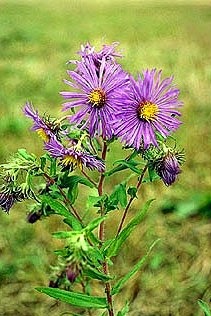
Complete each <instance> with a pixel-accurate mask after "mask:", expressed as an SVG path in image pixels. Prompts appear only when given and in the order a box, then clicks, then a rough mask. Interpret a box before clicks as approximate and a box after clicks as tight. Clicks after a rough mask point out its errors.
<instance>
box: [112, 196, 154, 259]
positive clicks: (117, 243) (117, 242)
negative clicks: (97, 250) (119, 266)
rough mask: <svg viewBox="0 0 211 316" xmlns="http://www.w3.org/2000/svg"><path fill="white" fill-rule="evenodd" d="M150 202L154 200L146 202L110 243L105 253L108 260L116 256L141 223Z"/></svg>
mask: <svg viewBox="0 0 211 316" xmlns="http://www.w3.org/2000/svg"><path fill="white" fill-rule="evenodd" d="M152 201H154V199H151V200H149V201H147V202H146V203H145V205H144V206H143V207H142V208H141V210H140V211H139V212H138V213H137V215H136V216H135V217H134V218H133V219H132V220H131V221H130V222H129V224H128V225H127V226H126V227H125V228H124V229H123V230H122V231H121V233H120V234H119V235H118V236H117V237H116V238H115V239H114V240H113V241H112V242H111V244H110V245H109V246H108V248H107V251H106V255H107V257H109V258H110V257H113V256H116V255H117V254H118V252H119V250H120V248H121V246H122V244H123V243H124V242H125V240H126V239H127V238H128V237H129V236H130V234H131V233H132V231H133V230H134V228H135V227H136V226H137V225H138V224H140V223H141V221H142V220H143V219H144V216H145V214H146V212H147V211H148V209H149V207H150V205H151V203H152Z"/></svg>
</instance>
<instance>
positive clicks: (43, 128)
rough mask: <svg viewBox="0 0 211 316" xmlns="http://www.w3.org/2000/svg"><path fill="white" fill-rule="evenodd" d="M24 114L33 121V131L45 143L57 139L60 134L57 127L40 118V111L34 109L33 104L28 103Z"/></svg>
mask: <svg viewBox="0 0 211 316" xmlns="http://www.w3.org/2000/svg"><path fill="white" fill-rule="evenodd" d="M23 113H24V114H25V116H26V117H29V118H30V119H32V121H33V126H32V130H33V131H36V132H37V134H38V135H39V136H40V137H41V138H42V140H44V142H48V141H49V140H50V138H52V137H55V135H56V134H57V132H58V130H57V126H56V125H54V124H53V123H52V122H50V120H48V119H46V118H42V117H40V116H39V113H38V111H37V110H35V109H34V108H33V106H32V104H30V103H29V102H27V103H26V104H25V106H24V108H23Z"/></svg>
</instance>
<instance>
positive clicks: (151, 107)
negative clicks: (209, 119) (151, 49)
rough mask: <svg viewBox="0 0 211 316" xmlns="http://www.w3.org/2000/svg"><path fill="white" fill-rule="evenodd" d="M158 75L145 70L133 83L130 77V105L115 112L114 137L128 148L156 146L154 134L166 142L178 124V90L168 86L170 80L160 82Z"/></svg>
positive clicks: (170, 84) (158, 73)
mask: <svg viewBox="0 0 211 316" xmlns="http://www.w3.org/2000/svg"><path fill="white" fill-rule="evenodd" d="M161 72H162V71H159V72H157V71H156V69H152V70H151V71H150V70H146V71H144V72H143V79H142V78H141V76H139V77H138V80H137V81H135V80H134V79H133V78H132V77H131V80H130V82H131V92H130V93H129V95H128V100H130V103H129V104H128V105H127V106H126V107H125V106H122V107H119V108H118V109H117V112H116V116H115V120H114V122H113V127H114V130H115V134H116V136H119V137H120V138H121V139H122V141H123V142H125V143H126V145H128V146H132V147H134V148H136V149H139V148H140V147H144V148H148V147H149V145H150V144H152V145H154V146H158V143H157V140H156V133H160V134H161V135H162V136H163V137H164V138H166V137H167V136H168V135H169V134H170V133H171V132H172V131H175V130H176V129H177V128H178V127H179V125H180V124H181V122H180V121H179V120H178V119H177V118H176V116H180V113H179V112H178V111H177V108H179V107H180V106H181V105H182V102H180V101H179V100H178V95H179V90H178V89H177V88H175V87H174V86H173V85H172V80H173V77H170V78H166V79H164V80H161Z"/></svg>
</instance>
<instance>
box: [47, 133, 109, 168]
mask: <svg viewBox="0 0 211 316" xmlns="http://www.w3.org/2000/svg"><path fill="white" fill-rule="evenodd" d="M44 147H45V149H46V150H47V151H48V152H49V154H50V155H51V156H52V157H54V158H59V159H60V160H61V163H62V164H63V165H64V166H71V165H72V166H73V167H75V166H77V167H79V169H81V170H82V169H83V167H87V168H88V169H91V170H94V169H96V170H98V171H99V172H103V171H104V170H105V164H104V162H103V161H102V160H101V159H99V158H98V157H96V156H93V155H91V154H90V153H87V152H85V151H83V150H82V149H81V148H77V144H76V145H74V146H73V145H71V146H70V147H69V148H67V147H64V146H63V144H61V143H60V142H59V141H57V140H56V139H53V138H51V139H50V141H49V142H48V143H46V144H45V146H44Z"/></svg>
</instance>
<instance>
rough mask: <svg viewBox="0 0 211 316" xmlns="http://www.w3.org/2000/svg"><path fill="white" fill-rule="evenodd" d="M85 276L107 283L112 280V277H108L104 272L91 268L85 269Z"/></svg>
mask: <svg viewBox="0 0 211 316" xmlns="http://www.w3.org/2000/svg"><path fill="white" fill-rule="evenodd" d="M83 274H84V275H86V276H88V277H89V278H91V279H96V280H100V281H103V282H107V281H109V280H111V279H112V277H110V276H109V275H106V274H104V273H102V272H99V271H98V270H96V269H94V268H91V267H89V268H87V269H84V270H83Z"/></svg>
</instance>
